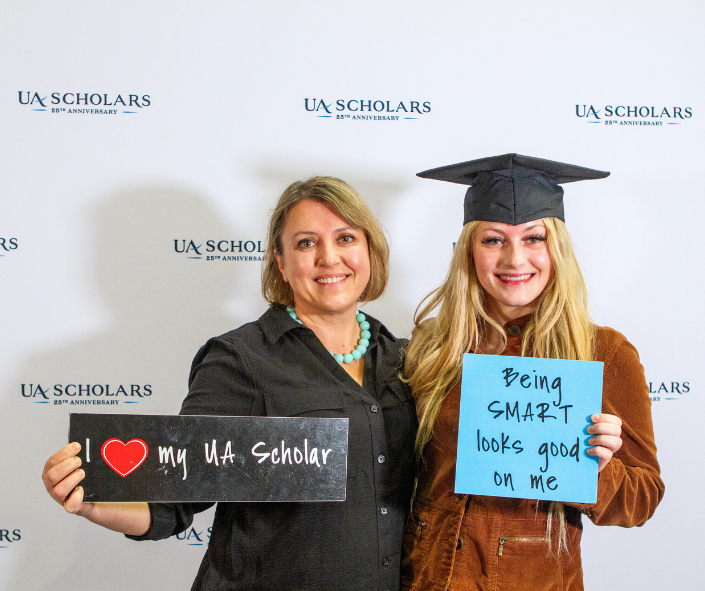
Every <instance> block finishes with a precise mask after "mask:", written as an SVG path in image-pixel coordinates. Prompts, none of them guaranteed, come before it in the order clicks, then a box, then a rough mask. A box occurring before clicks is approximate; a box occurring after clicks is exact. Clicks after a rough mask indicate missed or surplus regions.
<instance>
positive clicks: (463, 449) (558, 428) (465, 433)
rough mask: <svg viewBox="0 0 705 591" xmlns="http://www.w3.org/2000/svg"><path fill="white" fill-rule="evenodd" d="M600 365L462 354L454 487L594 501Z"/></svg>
mask: <svg viewBox="0 0 705 591" xmlns="http://www.w3.org/2000/svg"><path fill="white" fill-rule="evenodd" d="M602 366H603V364H602V363H601V362H597V361H566V360H562V359H536V358H533V357H509V356H503V355H473V354H467V355H465V356H464V359H463V378H462V386H461V387H462V389H461V397H460V423H459V429H458V457H457V470H456V475H455V492H456V493H468V494H474V495H487V496H495V497H515V498H523V499H541V500H550V501H564V502H574V503H594V502H595V501H596V498H597V458H595V457H593V456H590V455H588V454H587V449H588V448H589V447H590V446H589V444H588V443H587V440H588V439H589V438H590V435H588V434H587V427H588V426H589V425H590V424H592V423H591V420H590V417H591V415H593V414H595V413H599V412H600V409H601V408H602Z"/></svg>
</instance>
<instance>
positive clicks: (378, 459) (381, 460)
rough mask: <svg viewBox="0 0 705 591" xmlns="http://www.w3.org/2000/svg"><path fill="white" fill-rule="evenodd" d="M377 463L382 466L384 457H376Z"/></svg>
mask: <svg viewBox="0 0 705 591" xmlns="http://www.w3.org/2000/svg"><path fill="white" fill-rule="evenodd" d="M377 461H378V462H379V463H380V464H384V456H377Z"/></svg>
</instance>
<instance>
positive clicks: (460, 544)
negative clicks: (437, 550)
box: [455, 538, 463, 550]
mask: <svg viewBox="0 0 705 591" xmlns="http://www.w3.org/2000/svg"><path fill="white" fill-rule="evenodd" d="M462 547H463V538H458V543H457V544H456V545H455V549H456V550H460V549H461V548H462Z"/></svg>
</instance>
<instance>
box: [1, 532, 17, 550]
mask: <svg viewBox="0 0 705 591" xmlns="http://www.w3.org/2000/svg"><path fill="white" fill-rule="evenodd" d="M21 539H22V533H21V532H20V530H19V529H2V528H0V548H10V547H11V546H12V545H13V544H17V542H19V541H20V540H21Z"/></svg>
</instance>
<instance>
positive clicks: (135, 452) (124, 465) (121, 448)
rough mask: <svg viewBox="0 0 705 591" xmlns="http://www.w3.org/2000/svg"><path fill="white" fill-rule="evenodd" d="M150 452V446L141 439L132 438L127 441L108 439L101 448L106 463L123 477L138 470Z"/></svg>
mask: <svg viewBox="0 0 705 591" xmlns="http://www.w3.org/2000/svg"><path fill="white" fill-rule="evenodd" d="M148 454H149V448H148V447H147V444H146V443H145V442H144V441H142V440H141V439H130V441H128V442H127V443H123V442H122V441H121V440H120V439H115V438H113V439H108V440H107V441H106V442H105V443H104V444H103V447H101V448H100V455H101V456H103V459H104V460H105V463H106V464H108V466H110V467H111V468H112V469H113V470H115V472H117V473H118V474H119V475H120V476H122V477H123V478H125V476H127V475H128V474H130V473H131V472H134V471H135V470H137V468H139V467H140V466H141V465H142V462H144V461H145V460H146V459H147V455H148Z"/></svg>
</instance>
